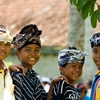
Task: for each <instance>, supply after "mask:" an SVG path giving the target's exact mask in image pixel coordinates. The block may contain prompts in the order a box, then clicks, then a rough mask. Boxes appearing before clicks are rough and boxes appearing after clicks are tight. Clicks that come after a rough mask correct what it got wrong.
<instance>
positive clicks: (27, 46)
mask: <svg viewBox="0 0 100 100" xmlns="http://www.w3.org/2000/svg"><path fill="white" fill-rule="evenodd" d="M23 48H39V49H40V47H39V46H38V45H37V44H28V45H26V46H25V47H23Z"/></svg>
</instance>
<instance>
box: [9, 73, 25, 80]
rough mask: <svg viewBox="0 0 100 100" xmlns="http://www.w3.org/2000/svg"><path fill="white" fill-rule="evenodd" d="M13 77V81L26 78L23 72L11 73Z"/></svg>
mask: <svg viewBox="0 0 100 100" xmlns="http://www.w3.org/2000/svg"><path fill="white" fill-rule="evenodd" d="M11 77H12V79H14V78H22V77H24V75H23V74H22V71H19V72H15V71H14V72H12V73H11Z"/></svg>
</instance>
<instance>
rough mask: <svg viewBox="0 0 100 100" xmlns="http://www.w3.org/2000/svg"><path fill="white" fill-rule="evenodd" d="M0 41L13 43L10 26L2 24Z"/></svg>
mask: <svg viewBox="0 0 100 100" xmlns="http://www.w3.org/2000/svg"><path fill="white" fill-rule="evenodd" d="M0 41H1V42H4V43H7V42H9V43H11V41H12V36H11V35H10V32H9V30H8V27H5V26H3V25H0Z"/></svg>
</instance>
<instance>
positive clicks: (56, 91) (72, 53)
mask: <svg viewBox="0 0 100 100" xmlns="http://www.w3.org/2000/svg"><path fill="white" fill-rule="evenodd" d="M85 56H86V53H84V52H82V51H79V50H77V49H76V48H75V47H68V48H65V49H63V50H61V51H60V52H59V54H58V65H59V70H60V73H61V75H63V76H65V77H66V79H67V82H68V83H67V82H65V80H62V81H59V82H57V83H55V85H54V87H53V91H52V97H51V100H80V93H79V90H78V89H77V88H75V87H74V85H73V83H74V82H75V81H76V80H77V79H78V78H79V77H80V76H81V75H82V70H83V64H84V60H85Z"/></svg>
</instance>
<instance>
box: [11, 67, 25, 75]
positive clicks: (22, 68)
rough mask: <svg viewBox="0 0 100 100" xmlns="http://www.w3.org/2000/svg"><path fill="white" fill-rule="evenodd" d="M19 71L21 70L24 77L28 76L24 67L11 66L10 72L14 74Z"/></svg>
mask: <svg viewBox="0 0 100 100" xmlns="http://www.w3.org/2000/svg"><path fill="white" fill-rule="evenodd" d="M19 69H21V70H22V73H23V75H24V76H26V68H25V67H23V66H22V65H11V66H9V71H10V72H12V71H16V72H19Z"/></svg>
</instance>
